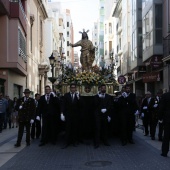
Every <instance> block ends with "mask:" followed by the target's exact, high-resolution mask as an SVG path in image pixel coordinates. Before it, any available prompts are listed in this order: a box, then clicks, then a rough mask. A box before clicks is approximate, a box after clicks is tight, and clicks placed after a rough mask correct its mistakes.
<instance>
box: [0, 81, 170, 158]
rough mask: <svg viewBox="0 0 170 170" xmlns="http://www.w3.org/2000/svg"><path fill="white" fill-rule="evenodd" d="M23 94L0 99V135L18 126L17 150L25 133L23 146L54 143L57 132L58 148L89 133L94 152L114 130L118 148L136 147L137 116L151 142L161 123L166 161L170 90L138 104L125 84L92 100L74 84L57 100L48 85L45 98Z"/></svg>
mask: <svg viewBox="0 0 170 170" xmlns="http://www.w3.org/2000/svg"><path fill="white" fill-rule="evenodd" d="M23 93H24V96H23V97H22V98H20V99H17V98H14V100H13V101H12V100H11V99H10V98H9V96H6V97H5V98H3V94H2V93H0V132H2V129H3V128H4V129H5V128H7V124H9V128H13V127H19V128H18V137H17V142H16V144H15V147H19V146H21V140H22V136H23V133H24V129H25V130H26V144H27V146H29V145H30V141H31V139H32V140H33V139H34V138H37V139H39V138H40V144H39V146H40V147H41V146H44V145H46V144H47V143H49V142H50V143H52V144H54V145H55V144H56V141H57V137H58V134H59V132H61V130H64V131H65V143H64V145H63V147H62V148H63V149H65V148H67V147H68V146H69V145H73V146H77V145H78V144H79V143H83V140H84V138H85V136H86V135H85V134H86V133H85V131H86V132H87V129H89V131H88V132H87V134H88V135H89V136H90V137H91V138H92V139H93V143H94V148H98V147H99V146H100V144H101V143H103V144H104V145H105V146H110V143H109V141H108V136H109V133H111V134H112V133H114V132H116V133H117V134H118V136H119V137H120V139H121V144H122V146H125V145H127V144H128V143H130V144H134V140H133V131H134V130H135V126H136V118H137V117H140V118H141V119H142V122H143V126H144V131H145V134H144V136H148V135H150V137H151V140H155V136H156V127H157V124H158V125H159V133H158V140H159V141H161V142H162V154H161V155H162V156H164V157H167V154H168V151H169V140H170V105H169V103H170V92H167V93H165V94H163V91H162V90H161V89H160V90H158V92H157V94H156V96H155V97H152V94H151V92H149V91H148V92H147V93H146V94H145V97H144V98H143V99H142V100H141V102H137V100H136V95H135V94H134V93H131V89H130V86H129V85H125V86H124V88H123V89H122V91H121V92H117V93H116V97H112V96H110V95H109V94H107V93H106V85H104V84H103V85H101V86H100V87H99V90H98V93H97V94H96V95H94V96H93V97H92V98H91V99H90V98H88V99H85V97H84V96H81V94H80V93H79V92H78V91H77V89H76V84H74V83H73V84H70V91H69V92H68V93H66V94H64V96H60V97H58V96H57V95H56V94H55V93H54V92H53V91H52V89H51V87H50V86H48V85H47V86H45V94H44V95H42V96H40V94H38V93H36V94H35V99H33V98H32V97H30V93H31V91H30V90H29V89H25V91H24V92H23ZM85 115H88V118H87V117H86V116H85ZM61 127H62V128H61ZM63 127H64V128H63ZM83 127H85V128H84V129H85V130H84V129H83ZM163 131H164V132H163Z"/></svg>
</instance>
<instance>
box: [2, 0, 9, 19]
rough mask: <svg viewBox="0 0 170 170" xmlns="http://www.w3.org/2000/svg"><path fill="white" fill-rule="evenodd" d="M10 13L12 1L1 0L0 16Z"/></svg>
mask: <svg viewBox="0 0 170 170" xmlns="http://www.w3.org/2000/svg"><path fill="white" fill-rule="evenodd" d="M9 13H10V2H9V0H0V16H1V15H9Z"/></svg>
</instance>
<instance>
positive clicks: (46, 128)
mask: <svg viewBox="0 0 170 170" xmlns="http://www.w3.org/2000/svg"><path fill="white" fill-rule="evenodd" d="M59 114H60V101H59V99H58V97H57V96H56V95H55V93H54V92H51V87H50V86H48V85H47V86H45V95H43V96H41V97H40V99H39V101H38V116H39V117H37V118H38V119H40V117H41V118H42V134H41V141H40V144H39V146H44V145H45V144H46V143H48V142H51V143H52V144H54V145H55V144H56V140H57V130H58V119H59Z"/></svg>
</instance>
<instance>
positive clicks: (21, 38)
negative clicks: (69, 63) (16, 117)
mask: <svg viewBox="0 0 170 170" xmlns="http://www.w3.org/2000/svg"><path fill="white" fill-rule="evenodd" d="M26 3H27V1H25V0H19V1H13V0H11V1H9V0H1V1H0V25H1V29H0V38H1V41H0V91H1V92H3V93H4V94H8V95H9V96H10V97H11V98H13V97H20V96H22V92H23V89H24V88H25V87H26V86H27V84H26V79H27V74H28V68H27V62H28V53H27V38H26V37H27V36H28V35H27V24H28V21H27V16H26V14H27V5H26Z"/></svg>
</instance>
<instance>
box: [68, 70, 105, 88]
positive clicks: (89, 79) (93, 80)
mask: <svg viewBox="0 0 170 170" xmlns="http://www.w3.org/2000/svg"><path fill="white" fill-rule="evenodd" d="M71 82H75V83H76V84H77V85H92V86H93V85H99V84H103V83H105V80H104V78H103V76H101V75H99V74H97V73H95V72H87V71H84V72H82V73H77V74H75V75H71V77H69V78H67V79H66V81H65V83H71Z"/></svg>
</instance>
